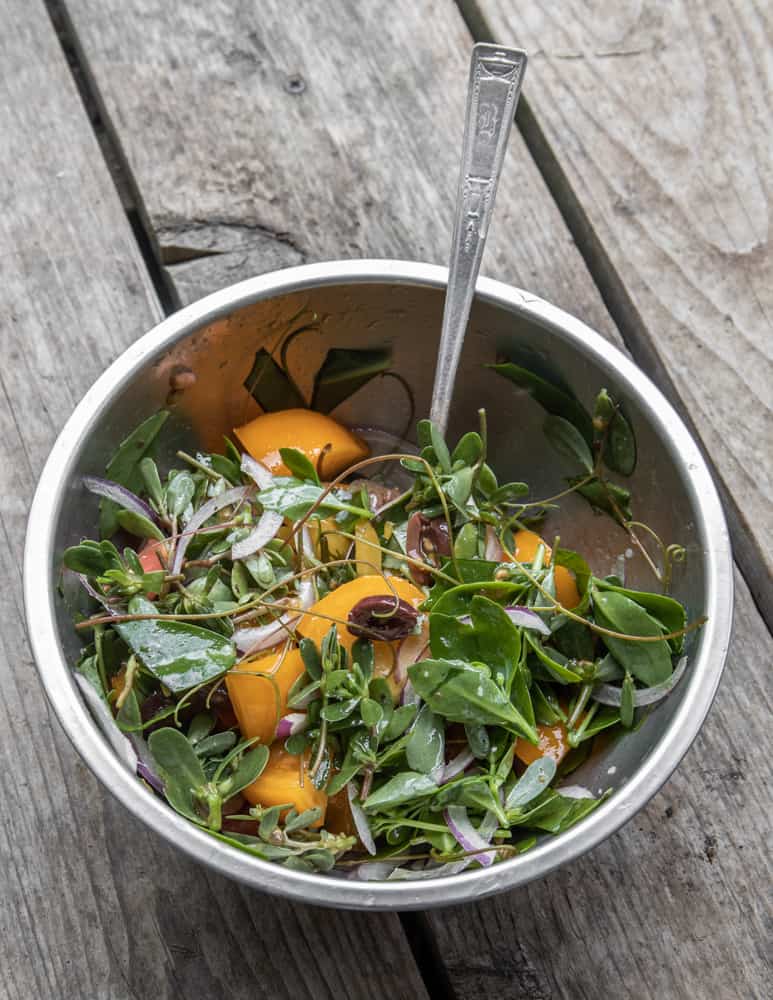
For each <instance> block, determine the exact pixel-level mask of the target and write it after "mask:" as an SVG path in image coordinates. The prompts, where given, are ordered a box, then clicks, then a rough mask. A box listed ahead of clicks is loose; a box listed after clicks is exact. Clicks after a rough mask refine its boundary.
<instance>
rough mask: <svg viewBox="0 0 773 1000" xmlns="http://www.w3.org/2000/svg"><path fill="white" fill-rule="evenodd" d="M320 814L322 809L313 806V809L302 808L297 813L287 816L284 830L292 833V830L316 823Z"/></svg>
mask: <svg viewBox="0 0 773 1000" xmlns="http://www.w3.org/2000/svg"><path fill="white" fill-rule="evenodd" d="M321 815H322V810H321V809H320V808H319V807H315V808H314V809H304V810H303V812H300V813H297V814H296V815H295V816H293V817H292V818H291V817H290V816H288V817H287V819H286V820H285V832H286V833H292V832H293V830H303V829H304V828H305V827H307V826H311V825H312V823H316V822H317V820H318V819H319V818H320V816H321Z"/></svg>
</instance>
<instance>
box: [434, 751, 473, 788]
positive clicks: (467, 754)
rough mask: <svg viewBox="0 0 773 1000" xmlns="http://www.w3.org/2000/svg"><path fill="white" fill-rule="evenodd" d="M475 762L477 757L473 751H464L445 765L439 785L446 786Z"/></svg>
mask: <svg viewBox="0 0 773 1000" xmlns="http://www.w3.org/2000/svg"><path fill="white" fill-rule="evenodd" d="M474 760H475V755H474V754H473V752H472V750H470V748H469V747H467V749H466V750H462V752H461V753H458V754H457V755H456V756H455V757H454V758H453V759H452V760H449V762H448V763H447V764H446V765H445V767H444V768H443V770H442V771H441V773H440V777H439V778H438V784H439V785H445V784H446V782H448V781H450V780H451V779H452V778H455V777H456V776H457V774H461V773H462V771H463V770H464V769H465V768H466V767H468V766H469V765H470V764H472V762H473V761H474Z"/></svg>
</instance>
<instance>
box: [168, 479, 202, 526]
mask: <svg viewBox="0 0 773 1000" xmlns="http://www.w3.org/2000/svg"><path fill="white" fill-rule="evenodd" d="M195 492H196V484H195V483H194V481H193V476H192V475H191V474H190V472H178V473H177V474H176V475H175V476H172V478H171V479H170V481H169V485H168V486H167V488H166V507H167V510H168V511H169V513H170V514H171V516H172V517H179V516H180V515H181V514H183V513H184V512H185V510H186V508H187V507H188V504H189V503H190V502H191V500H193V494H194V493H195Z"/></svg>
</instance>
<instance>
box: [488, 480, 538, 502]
mask: <svg viewBox="0 0 773 1000" xmlns="http://www.w3.org/2000/svg"><path fill="white" fill-rule="evenodd" d="M528 492H529V487H528V486H527V485H526V483H503V484H502V486H498V487H497V488H496V489H495V490H494V492H493V493H492V494H491V496H490V497H489V500H490V501H491V503H509V502H511V501H516V502H517V501H518V499H519V497H524V496H526V494H527V493H528Z"/></svg>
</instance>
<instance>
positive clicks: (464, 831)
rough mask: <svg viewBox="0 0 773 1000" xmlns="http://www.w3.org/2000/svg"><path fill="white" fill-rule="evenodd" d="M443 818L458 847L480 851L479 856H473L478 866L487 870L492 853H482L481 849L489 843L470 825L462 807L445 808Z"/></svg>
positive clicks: (491, 861) (492, 857)
mask: <svg viewBox="0 0 773 1000" xmlns="http://www.w3.org/2000/svg"><path fill="white" fill-rule="evenodd" d="M443 818H444V819H445V821H446V825H447V826H448V829H449V830H450V831H451V833H452V835H453V837H454V840H456V842H457V843H458V844H459V846H460V847H463V848H464V850H465V851H481V853H480V854H474V855H473V857H474V858H475V860H476V861H477V862H478V863H479V864H481V865H483V867H484V868H488V867H489V866H490V865H491V864H493V863H494V856H493V853H494V852H493V851H483V848H487V847H489V846H490V844H489V842H488V841H487V840H485V839H484V838H483V837H482V836H481V835H480V833H478V831H477V830H476V829H475V827H474V826H473V825H472V823H471V822H470V818H469V816H468V815H467V810H466V809H465V807H464V806H447V807H446V808H445V809H444V810H443Z"/></svg>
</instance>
